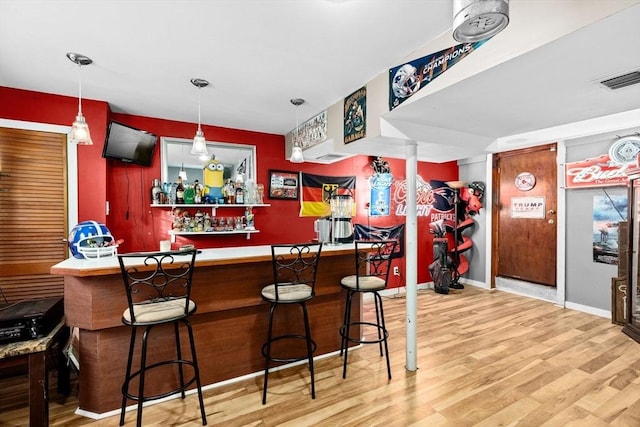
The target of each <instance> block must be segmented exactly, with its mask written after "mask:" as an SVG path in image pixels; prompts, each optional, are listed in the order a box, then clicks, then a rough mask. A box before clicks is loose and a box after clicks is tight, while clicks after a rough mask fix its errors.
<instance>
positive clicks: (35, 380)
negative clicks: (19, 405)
mask: <svg viewBox="0 0 640 427" xmlns="http://www.w3.org/2000/svg"><path fill="white" fill-rule="evenodd" d="M68 337H69V328H67V327H65V326H64V319H62V320H61V321H60V322H59V323H58V324H57V325H56V326H55V327H54V328H53V329H52V330H51V332H49V334H48V335H47V336H44V337H42V338H35V339H32V340H28V341H18V342H12V343H7V344H0V360H2V359H9V358H12V357H18V356H28V357H29V425H30V426H48V425H49V372H48V369H47V356H48V351H47V350H48V349H49V348H50V347H51V346H52V345H53V343H55V342H56V341H58V342H60V343H61V349H62V346H64V344H65V343H66V341H67V339H68ZM61 353H62V351H61ZM57 361H58V392H59V393H62V394H64V395H68V394H69V366H68V365H67V364H66V363H65V360H64V357H63V355H62V354H60V355H59V356H58V357H57Z"/></svg>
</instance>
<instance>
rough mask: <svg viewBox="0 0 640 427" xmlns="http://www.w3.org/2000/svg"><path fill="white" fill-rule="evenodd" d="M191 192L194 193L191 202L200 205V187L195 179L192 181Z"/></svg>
mask: <svg viewBox="0 0 640 427" xmlns="http://www.w3.org/2000/svg"><path fill="white" fill-rule="evenodd" d="M193 191H194V192H195V194H194V195H193V202H194V203H196V204H200V203H202V186H201V185H200V182H198V180H197V179H196V180H195V181H193Z"/></svg>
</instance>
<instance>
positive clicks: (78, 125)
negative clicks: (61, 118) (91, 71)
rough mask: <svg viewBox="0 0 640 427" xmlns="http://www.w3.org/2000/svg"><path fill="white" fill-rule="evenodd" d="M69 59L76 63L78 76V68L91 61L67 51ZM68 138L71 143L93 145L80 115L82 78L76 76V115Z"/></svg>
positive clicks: (87, 128)
mask: <svg viewBox="0 0 640 427" xmlns="http://www.w3.org/2000/svg"><path fill="white" fill-rule="evenodd" d="M67 58H69V61H71V62H73V63H74V64H77V65H78V76H80V70H81V69H82V66H83V65H89V64H91V63H93V61H92V60H91V58H89V57H87V56H84V55H81V54H79V53H73V52H69V53H67ZM69 139H70V140H71V142H72V143H75V144H79V145H93V141H92V140H91V134H90V133H89V125H87V121H86V120H85V119H84V116H83V115H82V79H80V78H79V77H78V115H77V116H76V119H75V120H74V121H73V124H72V125H71V132H70V133H69Z"/></svg>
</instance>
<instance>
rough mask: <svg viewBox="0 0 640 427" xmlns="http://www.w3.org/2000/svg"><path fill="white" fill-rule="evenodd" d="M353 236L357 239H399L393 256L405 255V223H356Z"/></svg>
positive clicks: (400, 256)
mask: <svg viewBox="0 0 640 427" xmlns="http://www.w3.org/2000/svg"><path fill="white" fill-rule="evenodd" d="M353 227H354V229H353V238H354V239H356V240H360V239H362V240H394V239H395V240H397V241H398V245H397V246H396V250H395V252H394V253H393V254H391V258H402V257H403V256H404V224H398V225H392V226H390V227H376V226H374V225H364V224H354V226H353Z"/></svg>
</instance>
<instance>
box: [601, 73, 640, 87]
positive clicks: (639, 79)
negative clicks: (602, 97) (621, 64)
mask: <svg viewBox="0 0 640 427" xmlns="http://www.w3.org/2000/svg"><path fill="white" fill-rule="evenodd" d="M600 83H602V84H603V85H605V86H606V87H608V88H609V89H611V90H615V89H620V88H623V87H626V86H631V85H634V84H636V83H640V71H632V72H631V73H627V74H623V75H621V76H617V77H613V78H610V79H607V80H603V81H601V82H600Z"/></svg>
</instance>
